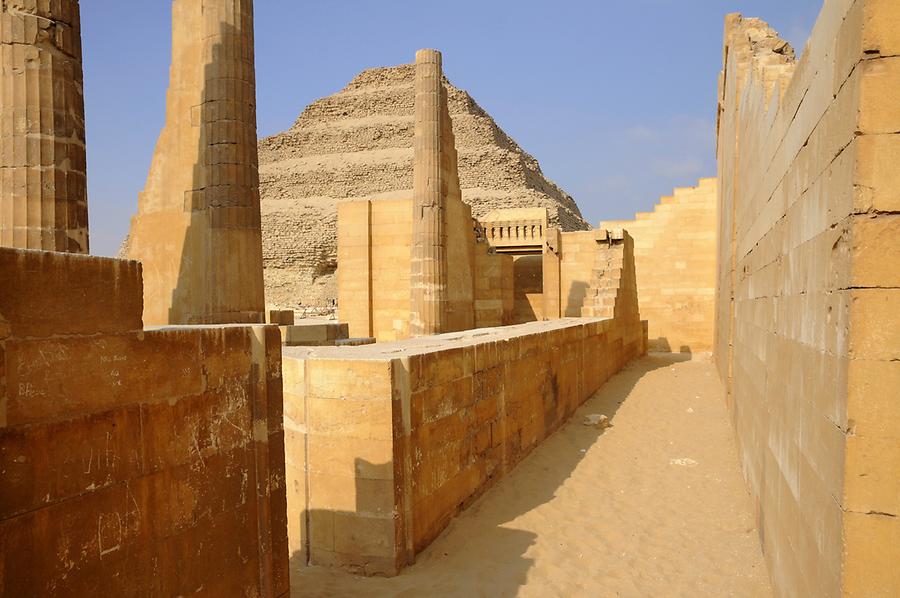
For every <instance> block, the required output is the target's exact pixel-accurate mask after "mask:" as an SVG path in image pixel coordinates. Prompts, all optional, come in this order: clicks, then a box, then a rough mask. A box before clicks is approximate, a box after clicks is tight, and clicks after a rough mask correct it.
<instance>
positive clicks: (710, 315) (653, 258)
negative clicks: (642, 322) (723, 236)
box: [598, 179, 718, 352]
mask: <svg viewBox="0 0 900 598" xmlns="http://www.w3.org/2000/svg"><path fill="white" fill-rule="evenodd" d="M717 197H718V196H717V194H716V179H701V180H700V182H699V184H698V185H697V186H696V187H686V188H678V189H675V191H674V193H673V194H672V195H671V196H668V197H663V198H662V199H661V200H660V203H658V204H657V205H656V206H655V207H654V208H653V211H652V212H647V213H640V214H637V215H636V216H635V219H634V220H616V221H604V222H601V223H600V225H599V227H598V228H601V229H616V228H625V229H628V232H629V233H631V235H632V236H633V237H634V259H635V263H636V265H637V281H638V296H639V298H640V305H641V315H642V317H643V318H644V319H646V320H647V321H648V322H649V325H650V333H649V334H650V350H651V351H686V352H697V351H712V345H713V327H714V320H715V293H716V252H717V245H716V238H717V234H716V233H717V228H718V218H717V216H716V202H717Z"/></svg>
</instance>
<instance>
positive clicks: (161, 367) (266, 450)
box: [0, 249, 289, 596]
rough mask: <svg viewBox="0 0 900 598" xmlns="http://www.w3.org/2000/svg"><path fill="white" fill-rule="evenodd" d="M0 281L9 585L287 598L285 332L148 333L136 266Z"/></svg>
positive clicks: (0, 404)
mask: <svg viewBox="0 0 900 598" xmlns="http://www.w3.org/2000/svg"><path fill="white" fill-rule="evenodd" d="M0 280H2V281H3V291H2V292H0V471H2V475H0V595H3V596H36V595H41V596H44V595H46V596H99V595H115V596H128V595H142V596H143V595H165V596H175V595H184V596H187V595H205V596H245V595H253V596H287V594H288V591H289V587H288V586H289V583H288V581H289V580H288V561H287V559H288V553H287V537H286V533H285V530H286V519H285V517H286V511H285V486H284V485H285V477H284V475H285V474H284V457H283V454H284V453H283V442H284V439H283V432H282V416H281V409H282V396H281V374H280V372H281V344H280V337H279V334H278V328H277V327H275V326H269V327H262V326H256V327H238V326H235V327H207V328H168V329H158V330H147V331H144V330H141V309H142V301H141V297H142V289H141V266H140V264H138V263H137V262H126V261H121V260H111V259H103V258H93V257H88V256H79V255H69V254H61V253H49V252H37V251H20V250H10V249H0Z"/></svg>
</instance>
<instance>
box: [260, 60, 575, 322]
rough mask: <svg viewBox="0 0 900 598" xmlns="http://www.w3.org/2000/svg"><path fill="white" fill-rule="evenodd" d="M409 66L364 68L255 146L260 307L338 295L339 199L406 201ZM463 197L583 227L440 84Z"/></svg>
mask: <svg viewBox="0 0 900 598" xmlns="http://www.w3.org/2000/svg"><path fill="white" fill-rule="evenodd" d="M414 74H415V68H414V65H401V66H396V67H387V68H375V69H369V70H366V71H364V72H362V73H361V74H359V75H358V76H357V77H356V78H354V79H353V80H352V81H351V82H350V83H349V84H348V85H347V87H345V88H344V89H343V90H341V91H340V92H338V93H336V94H334V95H331V96H328V97H325V98H322V99H320V100H317V101H316V102H314V103H312V104H311V105H310V106H309V107H308V108H307V109H306V110H305V111H304V112H303V114H301V115H300V117H299V118H298V119H297V121H296V122H295V123H294V125H293V126H292V127H291V128H290V129H289V130H288V131H285V132H284V133H281V134H279V135H275V136H272V137H267V138H265V139H262V140H261V141H260V143H259V161H260V196H261V203H262V217H263V259H264V264H265V268H266V293H267V301H268V302H269V303H272V304H276V305H281V306H287V307H298V305H299V304H302V305H303V306H317V305H318V306H324V305H329V304H331V302H332V301H333V300H334V299H335V297H336V296H337V292H336V290H337V289H336V277H335V275H334V269H335V267H336V259H335V256H336V248H337V222H336V218H337V202H338V201H340V200H344V199H362V198H375V199H377V198H405V197H411V196H412V179H413V147H412V146H413V101H414ZM445 83H446V85H447V88H448V92H449V93H448V95H449V105H450V114H451V117H452V118H453V130H454V135H455V137H456V145H457V150H458V153H459V175H460V183H461V186H462V195H463V200H464V201H465V202H466V203H468V204H470V205H471V206H472V211H473V214H474V215H475V216H476V217H477V216H481V215H483V214H486V213H487V212H490V211H491V210H495V209H498V208H515V207H546V208H547V210H548V213H549V214H548V215H549V218H550V222H551V223H553V224H556V225H559V226H560V227H561V228H562V229H563V230H586V229H589V228H590V226H589V225H588V223H587V222H585V220H584V219H583V218H582V216H581V212H580V211H579V209H578V206H577V205H576V204H575V201H574V200H573V199H572V198H571V197H570V196H569V195H567V194H566V193H565V192H564V191H563V190H562V189H560V188H559V187H558V186H556V185H555V184H554V183H553V182H552V181H550V180H549V179H547V178H546V177H545V176H544V175H543V173H542V172H541V168H540V165H539V164H538V162H537V160H535V159H534V158H533V157H532V156H531V155H529V154H527V153H526V152H524V151H523V150H522V148H520V147H519V146H518V144H516V142H515V141H513V139H512V138H510V137H509V136H508V135H507V134H506V133H504V132H503V131H502V130H501V129H500V128H499V127H498V126H497V124H496V123H495V122H494V121H493V119H492V118H491V117H490V116H489V115H488V114H487V113H486V112H485V111H484V110H483V109H482V108H481V107H480V106H478V104H476V103H475V101H474V100H473V99H472V98H471V97H470V96H469V94H468V93H466V92H465V91H463V90H460V89H458V88H456V87H454V86H452V85H451V84H450V83H449V82H445Z"/></svg>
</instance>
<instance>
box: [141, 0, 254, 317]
mask: <svg viewBox="0 0 900 598" xmlns="http://www.w3.org/2000/svg"><path fill="white" fill-rule="evenodd" d="M172 17H173V33H172V67H171V71H170V81H169V91H168V95H167V105H166V125H165V127H164V129H163V132H162V134H161V135H160V138H159V142H158V143H157V147H156V153H155V154H154V157H153V163H152V166H151V169H150V174H149V176H148V179H147V185H146V187H145V189H144V192H143V193H142V194H141V196H140V200H139V205H138V214H137V216H135V218H134V219H133V221H132V229H131V235H130V238H129V242H128V243H129V244H128V251H127V253H128V256H129V257H131V258H133V259H139V260H141V261H142V262H143V263H144V304H145V308H144V321H145V324H148V325H154V324H222V323H248V322H259V321H262V317H263V311H264V308H265V306H264V296H263V278H262V235H261V232H260V208H259V172H258V168H259V166H258V158H257V141H256V76H255V67H254V51H253V44H254V40H253V2H252V1H251V0H175V2H174V3H173V5H172Z"/></svg>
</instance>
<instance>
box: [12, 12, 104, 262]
mask: <svg viewBox="0 0 900 598" xmlns="http://www.w3.org/2000/svg"><path fill="white" fill-rule="evenodd" d="M0 246H4V247H19V248H22V249H44V250H48V251H65V252H72V253H87V252H88V212H87V186H86V159H85V147H84V92H83V81H82V69H81V21H80V15H79V9H78V0H56V1H54V2H48V1H42V2H40V1H37V0H19V1H14V0H4V1H2V2H0Z"/></svg>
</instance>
